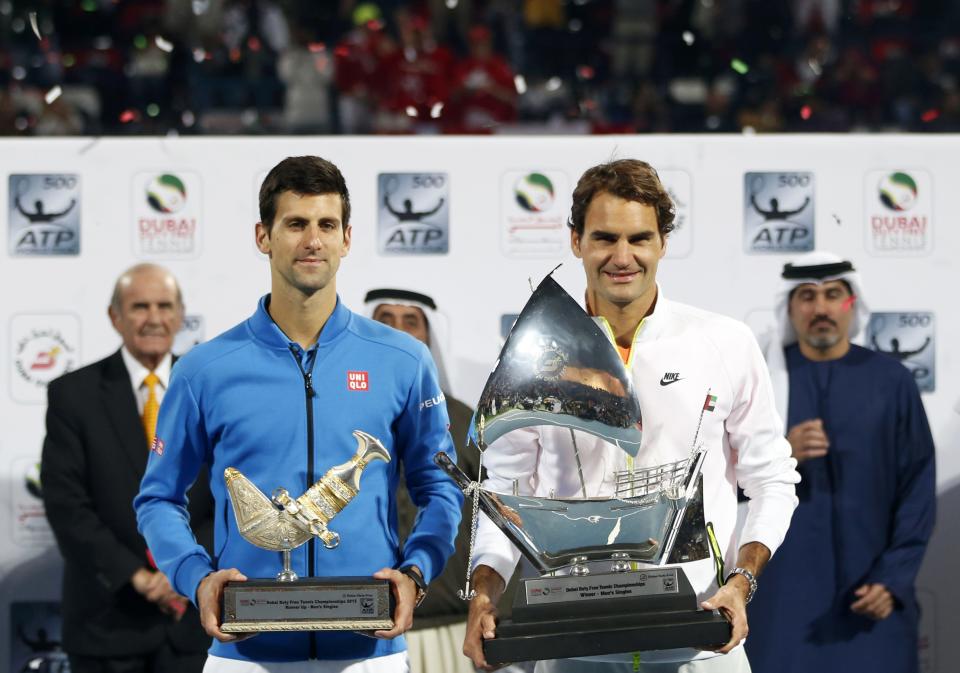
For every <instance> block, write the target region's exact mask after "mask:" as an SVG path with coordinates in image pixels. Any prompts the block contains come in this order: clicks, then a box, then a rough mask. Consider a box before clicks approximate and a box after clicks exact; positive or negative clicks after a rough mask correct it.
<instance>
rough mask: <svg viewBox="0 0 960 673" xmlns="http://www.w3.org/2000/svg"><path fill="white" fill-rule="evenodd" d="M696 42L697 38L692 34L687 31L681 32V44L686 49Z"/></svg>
mask: <svg viewBox="0 0 960 673" xmlns="http://www.w3.org/2000/svg"><path fill="white" fill-rule="evenodd" d="M696 41H697V38H696V37H694V35H693V33H691V32H690V31H689V30H685V31H683V43H684V44H685V45H687V46H688V47H690V46H693V43H694V42H696Z"/></svg>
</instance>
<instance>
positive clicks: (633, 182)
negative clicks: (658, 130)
mask: <svg viewBox="0 0 960 673" xmlns="http://www.w3.org/2000/svg"><path fill="white" fill-rule="evenodd" d="M604 192H606V193H607V194H612V195H613V196H617V197H619V198H621V199H626V200H627V201H638V202H640V203H642V204H644V205H647V206H653V209H654V210H655V211H656V213H657V228H658V229H659V230H660V236H661V237H664V238H665V237H666V236H667V234H669V233H670V232H671V231H673V229H674V227H675V226H676V225H675V224H674V222H673V221H674V218H675V217H676V214H677V213H676V208H675V207H674V205H673V200H672V199H671V198H670V194H668V193H667V190H666V188H665V187H664V186H663V184H662V183H661V182H660V177H659V176H658V175H657V172H656V171H655V170H654V169H653V166H651V165H650V164H648V163H647V162H646V161H640V160H638V159H618V160H617V161H609V162H607V163H605V164H600V165H599V166H594V167H593V168H589V169H587V172H586V173H584V174H583V175H582V176H581V177H580V180H579V181H578V182H577V186H576V188H575V189H574V190H573V207H572V208H571V209H570V219H569V221H568V222H567V226H569V227H570V228H571V229H573V230H574V231H575V232H577V234H578V235H580V236H582V235H583V228H584V224H585V221H586V218H587V208H589V207H590V202H591V201H593V197H595V196H596V195H597V194H601V193H604Z"/></svg>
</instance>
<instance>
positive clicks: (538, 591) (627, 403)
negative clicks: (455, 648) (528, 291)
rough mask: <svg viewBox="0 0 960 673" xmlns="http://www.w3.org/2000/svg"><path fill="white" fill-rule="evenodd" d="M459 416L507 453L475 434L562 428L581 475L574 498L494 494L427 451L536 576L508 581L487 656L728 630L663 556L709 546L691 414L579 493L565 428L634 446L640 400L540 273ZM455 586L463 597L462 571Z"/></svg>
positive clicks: (655, 641) (611, 650) (708, 638)
mask: <svg viewBox="0 0 960 673" xmlns="http://www.w3.org/2000/svg"><path fill="white" fill-rule="evenodd" d="M707 394H708V395H709V391H707ZM700 420H701V422H702V420H703V413H702V412H701V416H700ZM471 426H472V427H471V439H473V440H474V441H475V442H476V443H477V445H478V447H479V448H480V449H481V451H484V452H486V451H488V450H497V451H509V450H510V445H509V444H499V445H496V446H495V447H492V448H488V443H489V442H493V441H495V440H496V439H497V438H499V437H501V436H503V435H504V434H506V433H507V432H510V431H513V430H517V429H520V428H524V427H532V426H554V427H557V426H559V427H564V428H569V430H570V433H571V438H572V441H571V448H570V449H569V450H570V451H571V456H570V464H571V468H572V469H576V470H580V480H581V489H580V492H579V493H578V495H582V497H554V495H553V494H552V491H551V494H550V495H549V497H546V496H543V495H528V494H522V493H520V492H519V488H518V486H519V482H518V480H515V481H514V488H513V492H512V493H501V492H495V491H492V490H490V489H487V488H484V487H482V486H481V485H480V484H477V483H476V482H473V481H471V479H470V478H469V477H468V476H467V475H466V474H464V473H463V471H462V470H460V469H459V468H458V467H457V466H456V465H455V464H454V463H453V461H452V460H450V458H449V456H447V455H446V454H444V453H442V452H440V453H438V455H437V456H436V457H435V459H434V460H435V462H436V463H437V464H438V465H439V466H440V467H441V468H442V469H443V470H444V471H445V472H446V473H447V474H448V475H449V476H450V477H452V478H453V480H454V481H455V482H456V483H457V485H458V486H459V487H460V488H461V490H463V492H464V493H465V494H466V495H467V496H468V497H471V498H472V499H473V500H474V512H477V511H478V510H483V512H484V513H485V514H486V515H487V516H488V517H489V518H490V520H491V521H492V522H493V523H494V524H496V525H497V526H498V527H499V528H500V530H501V531H503V533H504V534H505V535H506V536H507V538H509V539H510V541H511V542H512V543H513V544H514V546H516V547H517V549H518V550H519V551H520V552H521V554H522V555H523V556H524V557H525V558H526V559H527V560H528V561H529V562H530V563H531V564H532V565H533V567H534V568H535V569H536V570H537V572H538V573H539V574H540V577H539V578H534V579H526V580H523V581H522V582H521V586H520V589H519V590H518V591H517V593H516V595H515V597H514V606H513V614H512V617H511V618H510V619H504V620H501V621H499V622H498V624H497V629H496V637H495V638H492V639H485V640H484V641H483V650H484V656H485V658H486V660H487V663H489V664H491V665H501V664H504V663H508V662H514V661H527V660H541V659H558V658H571V657H589V656H597V655H612V654H617V653H621V652H637V651H644V650H662V649H674V648H685V647H691V648H700V649H714V648H716V647H719V646H722V645H723V644H725V643H726V642H727V641H728V640H729V639H730V634H731V626H730V624H729V623H728V622H727V621H726V620H725V619H724V618H723V616H722V615H721V614H720V613H719V612H718V611H716V610H702V609H700V608H699V602H698V600H697V596H696V593H695V592H694V591H693V588H692V587H691V585H690V582H689V580H688V579H687V577H686V574H685V573H684V571H683V569H682V567H679V566H677V565H675V564H677V563H683V562H687V561H695V560H701V559H706V558H709V556H710V551H709V543H708V535H707V531H706V524H705V521H704V515H703V498H702V491H703V486H702V480H701V478H700V472H701V469H702V467H703V464H704V460H705V459H706V450H705V449H704V448H703V447H702V446H699V445H698V444H697V438H698V436H699V430H700V428H699V425H698V427H697V429H696V432H692V433H691V434H692V436H693V445H692V448H691V449H690V453H689V455H688V457H687V458H685V459H683V460H678V461H675V462H673V463H667V464H662V465H654V466H652V467H650V466H648V467H636V468H635V467H632V466H631V467H630V468H629V469H627V470H623V471H620V472H616V473H615V474H613V475H612V476H613V480H612V482H611V483H612V484H614V487H613V488H614V490H615V492H614V493H612V494H611V495H610V496H609V497H587V493H586V485H585V482H584V480H583V472H582V468H581V455H580V452H579V449H578V448H577V444H576V440H575V437H574V435H573V431H574V430H576V431H580V432H585V433H588V434H591V435H593V436H595V437H599V438H601V439H603V440H604V441H606V442H608V443H610V444H613V445H615V446H617V447H619V448H620V449H621V450H622V451H623V452H624V453H626V454H627V455H628V456H630V457H631V458H634V459H639V458H642V456H640V447H641V439H642V431H641V411H640V403H639V400H638V399H637V396H636V393H635V390H634V387H633V381H632V377H631V376H630V374H629V372H628V371H627V369H626V366H625V365H624V364H623V361H622V360H621V359H620V356H619V353H617V350H616V348H615V347H614V345H613V344H612V343H611V341H610V338H609V337H608V335H607V334H606V333H604V331H603V329H602V328H601V327H600V326H599V325H598V324H597V323H595V322H594V321H593V320H592V319H591V318H590V317H589V316H588V315H587V314H586V313H585V312H584V311H583V309H582V308H580V306H578V305H577V303H576V302H575V301H574V300H573V299H572V298H571V297H570V296H569V295H568V294H567V293H566V292H565V291H564V290H563V289H562V288H561V287H560V286H559V285H558V284H557V283H556V281H554V280H553V279H552V278H551V277H550V276H549V275H548V276H547V277H546V278H545V279H544V280H543V282H541V283H540V285H539V286H538V287H537V288H536V290H535V291H534V292H533V295H532V296H531V298H530V300H529V301H528V302H527V304H526V306H525V307H524V309H523V311H522V312H521V314H520V316H519V318H517V321H516V323H515V324H514V327H513V329H512V330H511V332H510V335H509V336H508V337H507V340H506V343H505V344H504V346H503V349H502V350H501V352H500V357H499V358H498V360H497V366H496V367H495V369H494V371H493V373H492V374H491V375H490V378H489V380H488V381H487V384H486V386H484V390H483V392H482V394H481V396H480V402H479V404H478V406H477V411H476V414H475V415H474V420H473V423H472V424H471ZM563 450H567V449H566V447H564V448H563ZM487 467H488V470H489V469H491V468H490V467H489V464H487ZM531 476H532V475H531ZM474 525H476V522H474ZM462 596H463V597H464V598H467V599H469V598H470V597H471V591H470V586H469V581H468V583H467V587H466V589H465V590H464V591H463V592H462Z"/></svg>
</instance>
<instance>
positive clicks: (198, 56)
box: [193, 47, 207, 63]
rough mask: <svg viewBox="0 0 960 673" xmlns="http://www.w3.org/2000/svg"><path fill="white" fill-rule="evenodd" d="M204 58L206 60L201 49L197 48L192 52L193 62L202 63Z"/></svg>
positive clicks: (204, 53) (205, 53)
mask: <svg viewBox="0 0 960 673" xmlns="http://www.w3.org/2000/svg"><path fill="white" fill-rule="evenodd" d="M206 58H207V52H205V51H204V50H203V49H200V48H199V47H197V48H195V49H194V50H193V60H194V61H196V62H197V63H203V61H204V60H205V59H206Z"/></svg>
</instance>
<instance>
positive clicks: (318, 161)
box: [260, 156, 350, 232]
mask: <svg viewBox="0 0 960 673" xmlns="http://www.w3.org/2000/svg"><path fill="white" fill-rule="evenodd" d="M284 192H293V193H295V194H301V195H303V194H307V195H311V196H313V195H318V194H338V195H339V196H340V201H341V202H342V203H343V213H342V215H343V217H341V218H340V219H341V222H342V224H343V228H344V229H346V228H347V225H349V224H350V192H349V191H347V181H346V180H344V178H343V174H342V173H341V172H340V169H339V168H337V167H336V166H335V165H334V164H333V163H332V162H330V161H327V160H326V159H322V158H320V157H315V156H304V157H287V158H286V159H284V160H283V161H281V162H280V163H279V164H277V165H276V166H274V167H273V168H272V169H270V172H269V173H267V177H266V178H264V180H263V184H262V185H260V221H261V222H262V223H263V226H264V227H265V228H266V230H267V231H268V232H269V231H270V229H271V228H272V227H273V218H274V217H276V215H277V197H279V196H280V195H281V194H283V193H284Z"/></svg>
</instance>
